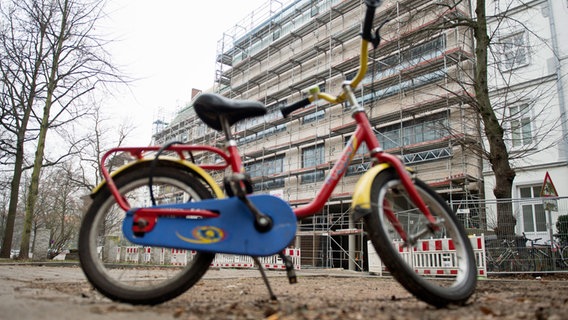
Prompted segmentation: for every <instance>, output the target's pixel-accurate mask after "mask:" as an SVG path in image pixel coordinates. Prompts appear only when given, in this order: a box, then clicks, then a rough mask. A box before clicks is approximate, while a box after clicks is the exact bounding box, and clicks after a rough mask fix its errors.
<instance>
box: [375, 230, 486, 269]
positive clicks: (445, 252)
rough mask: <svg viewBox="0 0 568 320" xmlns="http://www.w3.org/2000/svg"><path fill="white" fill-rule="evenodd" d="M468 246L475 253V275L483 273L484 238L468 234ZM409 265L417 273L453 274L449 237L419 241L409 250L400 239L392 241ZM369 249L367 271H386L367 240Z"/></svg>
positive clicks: (453, 264)
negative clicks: (469, 242)
mask: <svg viewBox="0 0 568 320" xmlns="http://www.w3.org/2000/svg"><path fill="white" fill-rule="evenodd" d="M469 239H470V241H471V245H472V247H473V252H474V254H475V260H476V264H477V274H478V275H479V276H482V277H486V276H487V266H486V259H485V237H484V236H483V235H481V236H471V237H470V238H469ZM392 245H393V246H395V248H397V250H398V252H399V253H400V254H401V255H402V256H403V258H404V259H405V260H406V261H407V262H408V263H409V265H411V266H412V268H413V269H414V270H415V271H416V272H417V273H418V274H421V275H433V276H443V275H454V274H456V273H457V264H456V262H457V259H456V250H455V248H454V244H453V241H452V240H451V239H428V240H420V241H419V242H418V245H417V246H416V247H414V248H412V250H409V248H408V247H405V246H403V245H402V242H395V243H393V244H392ZM367 248H368V251H369V272H371V273H376V274H379V275H382V274H383V272H386V271H387V270H386V266H384V265H383V264H382V262H381V259H380V258H379V256H378V254H377V253H376V251H375V248H374V247H373V245H372V244H371V242H370V241H368V242H367Z"/></svg>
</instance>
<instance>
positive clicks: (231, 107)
mask: <svg viewBox="0 0 568 320" xmlns="http://www.w3.org/2000/svg"><path fill="white" fill-rule="evenodd" d="M193 108H194V109H195V113H197V116H198V117H199V118H200V119H201V121H203V122H205V124H207V125H208V126H209V127H211V128H213V129H215V130H217V131H221V130H223V127H222V125H221V116H224V117H225V118H226V119H227V121H228V122H229V125H231V126H232V125H233V124H235V123H236V122H238V121H240V120H244V119H247V118H253V117H258V116H262V115H265V114H266V112H267V109H266V106H265V105H264V104H262V103H260V102H258V101H248V100H232V99H228V98H225V97H223V96H221V95H218V94H214V93H202V94H200V95H199V96H198V97H197V99H195V102H194V103H193Z"/></svg>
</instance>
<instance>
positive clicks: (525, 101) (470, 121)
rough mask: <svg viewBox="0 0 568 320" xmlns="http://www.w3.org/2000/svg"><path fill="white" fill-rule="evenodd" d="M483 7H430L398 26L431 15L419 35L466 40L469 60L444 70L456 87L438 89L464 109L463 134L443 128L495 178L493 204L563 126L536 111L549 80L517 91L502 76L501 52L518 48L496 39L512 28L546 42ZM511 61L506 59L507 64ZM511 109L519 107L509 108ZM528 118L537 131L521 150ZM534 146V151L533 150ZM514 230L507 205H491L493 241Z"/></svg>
mask: <svg viewBox="0 0 568 320" xmlns="http://www.w3.org/2000/svg"><path fill="white" fill-rule="evenodd" d="M513 2H514V1H509V2H507V4H508V5H509V6H511V5H512V4H513ZM487 5H488V3H487V1H486V0H475V1H473V0H472V1H471V3H470V0H447V1H436V2H432V3H431V8H430V9H431V10H427V11H426V10H424V11H415V12H411V13H410V14H409V18H408V20H407V21H404V22H403V24H408V25H412V23H413V22H414V25H416V22H415V21H413V20H416V19H421V17H422V16H425V15H432V14H436V15H437V20H436V21H435V22H434V23H429V24H428V25H427V26H426V27H423V28H422V29H421V31H420V32H422V33H435V32H438V33H442V32H445V31H447V30H449V29H452V30H454V31H455V32H457V33H458V34H461V35H462V39H463V41H468V39H469V41H470V43H466V44H464V46H465V47H468V46H470V47H471V48H473V54H472V55H471V57H469V58H468V56H467V55H468V53H467V52H465V53H464V54H463V55H462V56H461V57H460V58H459V59H457V60H456V61H454V63H455V64H456V68H457V69H459V72H456V71H455V69H453V70H450V69H448V71H447V74H446V78H447V79H448V80H450V81H451V82H452V83H453V84H455V85H457V89H456V88H455V86H447V87H446V86H444V85H442V86H441V87H443V88H444V89H446V90H448V91H447V95H448V96H449V97H455V98H456V101H460V102H461V103H462V104H463V105H465V106H468V107H469V108H468V110H466V111H464V112H465V113H464V114H465V115H466V118H465V119H463V122H464V123H465V124H466V125H467V126H468V128H466V130H464V128H463V127H462V128H455V127H451V126H448V127H447V129H448V130H450V132H451V133H452V135H453V136H454V137H456V138H458V139H457V142H458V143H461V144H462V145H463V146H464V148H467V150H468V151H470V152H474V153H475V154H477V155H478V156H479V157H480V158H482V159H485V160H486V161H488V163H489V165H490V167H491V170H492V171H493V173H494V175H495V185H494V188H493V194H494V196H495V198H496V199H510V198H512V191H513V190H512V187H513V182H514V179H515V176H516V170H515V167H516V165H517V164H518V162H519V161H522V160H523V159H525V158H526V157H527V156H528V155H531V154H534V153H536V152H542V151H543V150H546V149H547V148H550V147H553V146H555V145H556V144H557V143H558V139H556V138H554V136H553V133H554V132H555V131H556V130H558V128H560V127H561V126H562V125H563V124H562V121H561V119H558V118H556V119H547V120H545V116H546V113H547V111H546V110H545V109H542V105H543V104H546V102H547V100H550V99H552V96H553V91H554V90H555V87H554V85H553V84H551V81H550V79H548V78H546V77H543V78H542V79H534V80H533V81H532V85H531V86H517V85H516V83H518V79H517V77H518V76H517V75H518V73H516V72H515V71H516V70H510V68H508V69H507V70H505V68H506V65H505V63H504V61H503V59H502V57H503V52H502V51H503V48H505V47H507V46H508V47H511V46H516V45H518V44H517V43H511V42H503V40H501V39H499V37H497V35H498V34H499V31H500V30H503V29H504V28H505V27H507V25H508V24H514V25H515V26H516V28H517V29H523V30H525V31H526V32H528V33H530V34H531V35H533V38H534V39H537V40H538V41H539V44H538V45H539V46H548V45H549V44H548V43H549V41H547V39H543V38H542V37H540V36H539V35H538V34H537V33H536V32H534V31H532V30H530V27H529V26H527V25H526V24H524V23H523V22H522V21H519V20H517V19H516V18H515V17H514V15H513V10H509V9H508V8H507V7H505V8H501V10H499V11H497V14H496V15H493V16H488V15H487V10H486V9H487ZM469 8H473V12H470V10H469ZM399 9H401V10H404V8H399ZM470 13H471V14H470ZM429 18H430V17H429ZM410 40H412V39H410ZM526 45H527V47H525V48H524V49H525V50H530V49H531V48H530V47H528V44H526ZM466 51H467V50H466ZM515 58H516V57H511V59H513V60H514V59H515ZM460 59H463V61H462V60H460ZM460 61H461V62H460ZM497 83H498V84H497ZM547 83H548V84H547ZM534 97H538V98H539V100H540V101H538V104H539V107H538V108H536V107H535V105H536V104H537V101H536V100H535V98H534ZM515 105H518V106H522V107H520V108H518V109H513V108H510V106H515ZM539 108H540V109H539ZM512 110H516V111H512ZM529 113H530V114H532V116H533V118H538V119H541V120H540V125H539V126H538V127H535V129H534V130H533V131H532V132H531V133H530V139H531V142H532V143H531V144H526V145H523V144H522V143H519V141H520V140H522V139H521V138H522V134H523V129H524V127H523V126H525V127H526V125H527V124H526V123H525V122H524V121H525V120H524V119H525V118H526V115H527V114H529ZM464 132H465V133H466V134H464ZM468 132H469V134H468ZM476 132H480V136H479V137H478V138H477V139H476V137H475V136H474V134H475V133H476ZM459 137H461V138H459ZM480 142H483V143H480ZM535 144H536V145H538V146H539V147H538V148H534V145H535ZM513 147H514V152H512V148H513ZM515 225H516V219H515V217H514V215H513V210H512V205H511V202H510V201H497V219H496V221H495V231H496V233H497V234H498V236H500V237H513V236H514V233H515Z"/></svg>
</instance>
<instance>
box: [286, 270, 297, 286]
mask: <svg viewBox="0 0 568 320" xmlns="http://www.w3.org/2000/svg"><path fill="white" fill-rule="evenodd" d="M293 273H294V274H293V275H290V274H288V283H290V284H296V283H298V278H297V277H296V273H295V272H293Z"/></svg>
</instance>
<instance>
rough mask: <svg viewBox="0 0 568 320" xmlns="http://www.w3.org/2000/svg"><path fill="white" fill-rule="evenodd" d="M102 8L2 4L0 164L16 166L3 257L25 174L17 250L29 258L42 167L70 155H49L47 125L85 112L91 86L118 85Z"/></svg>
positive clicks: (86, 2)
mask: <svg viewBox="0 0 568 320" xmlns="http://www.w3.org/2000/svg"><path fill="white" fill-rule="evenodd" d="M103 7H104V2H103V1H98V0H24V1H4V2H3V3H2V6H0V15H1V16H2V19H1V21H2V22H1V23H0V45H1V47H0V54H1V55H2V59H1V63H0V66H1V68H0V72H1V76H2V84H3V85H2V86H1V90H2V92H1V95H0V103H1V106H2V113H1V114H0V116H1V123H2V126H3V127H4V128H5V129H6V131H3V134H2V135H0V139H2V142H7V143H2V148H5V150H2V151H6V152H5V153H2V154H3V156H2V157H0V161H2V164H4V165H8V166H11V167H12V168H13V178H12V182H11V185H10V190H11V196H10V205H9V210H8V216H7V219H6V220H7V222H6V230H5V231H6V232H5V234H4V239H3V245H2V252H0V256H2V257H8V256H9V254H10V249H11V246H12V236H13V227H14V220H15V212H16V209H17V203H18V201H17V200H18V192H19V190H20V180H21V174H22V171H23V170H24V169H26V168H31V169H32V173H31V180H30V184H29V193H28V196H27V199H26V218H25V224H24V233H23V238H22V242H21V248H20V256H21V257H27V254H28V251H29V238H30V233H31V225H32V221H33V214H34V206H35V201H36V199H37V195H38V189H39V180H40V173H41V169H42V167H43V166H45V165H53V164H55V163H57V162H58V161H61V159H62V158H64V157H65V156H67V155H68V153H69V152H65V151H63V156H59V157H56V158H55V159H53V160H49V159H47V158H46V154H45V148H46V140H47V137H48V130H49V129H52V130H53V129H57V128H62V127H64V126H66V125H67V124H69V123H71V122H73V121H76V120H77V119H78V118H80V117H82V116H84V115H85V114H86V113H87V106H88V105H87V104H84V102H85V100H86V99H85V98H86V97H87V95H89V94H90V93H91V92H92V91H93V90H95V88H101V87H103V88H104V85H105V84H107V83H109V82H114V81H116V82H121V81H120V78H119V77H118V76H117V75H118V71H117V70H116V69H115V68H114V67H113V66H112V64H111V63H110V62H109V59H108V54H107V53H106V52H105V51H104V47H105V45H106V42H105V41H103V40H102V38H100V37H99V36H98V35H96V33H95V31H96V28H95V27H96V25H97V22H98V21H99V20H100V18H101V17H102V15H103V11H102V9H103ZM29 141H32V143H33V145H34V147H35V156H34V157H33V161H27V160H26V159H27V157H28V155H26V153H25V152H24V145H26V144H27V143H28V142H29ZM70 150H72V149H70ZM73 150H77V148H74V149H73Z"/></svg>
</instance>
